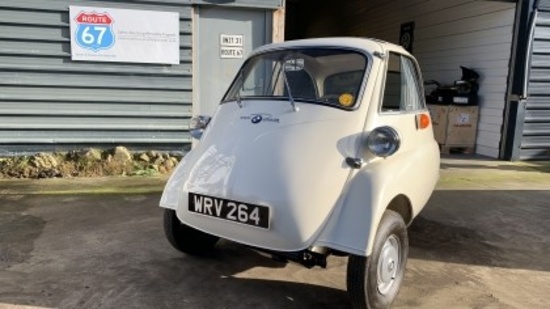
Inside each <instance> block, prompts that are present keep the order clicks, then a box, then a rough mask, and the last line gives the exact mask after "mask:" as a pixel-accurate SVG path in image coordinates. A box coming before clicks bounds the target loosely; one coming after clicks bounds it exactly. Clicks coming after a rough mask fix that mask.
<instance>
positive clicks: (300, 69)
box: [223, 48, 367, 108]
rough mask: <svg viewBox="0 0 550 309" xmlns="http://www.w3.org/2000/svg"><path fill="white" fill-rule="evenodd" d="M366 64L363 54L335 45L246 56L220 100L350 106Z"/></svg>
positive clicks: (356, 94) (353, 102)
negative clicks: (283, 101)
mask: <svg viewBox="0 0 550 309" xmlns="http://www.w3.org/2000/svg"><path fill="white" fill-rule="evenodd" d="M366 68H367V57H366V56H365V55H364V54H361V53H360V52H357V51H352V50H345V49H335V48H293V49H285V50H277V51H271V52H266V53H262V54H259V55H256V56H254V57H252V58H250V59H249V60H248V61H247V62H246V63H245V65H244V66H243V67H242V68H241V70H240V71H239V73H238V75H237V78H236V79H235V81H234V82H233V84H232V85H231V87H230V89H229V91H228V92H227V94H226V96H225V97H224V99H223V102H230V101H237V102H238V103H239V105H240V104H241V100H247V99H255V100H262V99H269V100H273V99H283V100H290V101H291V102H294V101H296V102H306V103H316V104H325V105H331V106H336V107H340V108H352V107H353V106H354V105H355V104H356V102H357V96H358V95H359V91H360V90H361V85H362V81H363V77H364V75H365V71H366Z"/></svg>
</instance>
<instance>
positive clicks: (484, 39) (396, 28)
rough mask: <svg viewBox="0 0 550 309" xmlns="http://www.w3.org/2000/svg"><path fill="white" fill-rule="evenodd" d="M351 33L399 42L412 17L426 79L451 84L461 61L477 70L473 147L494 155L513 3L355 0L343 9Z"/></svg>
mask: <svg viewBox="0 0 550 309" xmlns="http://www.w3.org/2000/svg"><path fill="white" fill-rule="evenodd" d="M346 10H347V12H348V14H347V15H348V18H347V20H346V21H345V22H346V23H347V24H348V25H349V30H348V32H350V33H349V34H350V35H358V36H367V37H375V38H379V39H383V40H386V41H390V42H393V43H398V41H399V32H400V27H401V24H402V23H405V22H409V21H414V22H415V23H416V28H415V32H414V34H415V40H414V51H413V54H414V55H415V56H416V57H417V59H418V60H419V62H420V65H421V67H422V71H423V74H424V79H426V80H428V79H435V80H438V81H440V82H442V83H447V84H450V83H452V82H454V81H455V80H457V79H460V77H461V71H460V68H459V66H460V65H462V66H466V67H469V68H472V69H474V70H476V71H477V72H478V73H479V74H480V75H481V78H480V81H479V82H480V92H479V95H480V108H481V109H480V123H479V128H478V136H477V146H476V152H477V153H479V154H483V155H487V156H491V157H495V158H496V157H498V155H499V147H500V139H501V132H502V124H503V111H504V105H505V95H506V89H507V78H508V67H509V61H510V53H511V43H512V37H513V25H514V17H515V4H514V3H507V2H497V1H478V0H476V1H474V0H445V1H433V0H432V1H429V0H382V1H381V0H368V1H365V0H363V1H359V0H354V1H353V3H350V4H348V7H347V8H346Z"/></svg>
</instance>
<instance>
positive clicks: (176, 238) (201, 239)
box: [164, 209, 219, 255]
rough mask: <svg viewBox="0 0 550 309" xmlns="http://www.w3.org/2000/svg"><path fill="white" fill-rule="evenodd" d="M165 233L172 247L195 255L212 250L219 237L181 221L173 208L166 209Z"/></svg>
mask: <svg viewBox="0 0 550 309" xmlns="http://www.w3.org/2000/svg"><path fill="white" fill-rule="evenodd" d="M164 234H165V235H166V238H167V239H168V241H169V242H170V244H171V245H172V247H174V248H176V249H177V250H179V251H181V252H183V253H187V254H193V255H202V254H205V253H207V252H209V251H211V250H212V248H213V247H214V245H215V244H216V242H217V241H218V239H219V237H216V236H212V235H210V234H206V233H204V232H201V231H199V230H196V229H194V228H192V227H190V226H187V225H185V224H183V223H181V221H180V220H179V219H178V216H177V215H176V212H175V211H174V210H172V209H165V210H164Z"/></svg>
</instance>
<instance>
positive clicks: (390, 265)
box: [347, 210, 409, 309]
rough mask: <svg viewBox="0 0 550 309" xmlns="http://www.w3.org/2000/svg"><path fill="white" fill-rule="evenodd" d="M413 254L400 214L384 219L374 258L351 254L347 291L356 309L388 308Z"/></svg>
mask: <svg viewBox="0 0 550 309" xmlns="http://www.w3.org/2000/svg"><path fill="white" fill-rule="evenodd" d="M408 252H409V240H408V236H407V226H406V225H405V222H404V221H403V218H402V217H401V216H400V215H399V214H398V213H396V212H394V211H391V210H388V211H386V212H385V213H384V215H383V216H382V220H381V221H380V225H379V226H378V231H377V233H376V236H375V239H374V247H373V250H372V254H371V256H370V257H368V258H367V257H364V256H358V255H351V256H350V257H349V260H348V270H347V288H348V293H349V295H350V298H351V302H352V304H353V307H354V308H368V309H378V308H388V307H389V306H390V305H391V303H392V302H393V301H394V299H395V297H396V296H397V293H398V292H399V287H400V286H401V282H402V281H403V276H404V273H405V265H406V262H407V255H408Z"/></svg>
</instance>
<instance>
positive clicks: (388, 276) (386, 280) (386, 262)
mask: <svg viewBox="0 0 550 309" xmlns="http://www.w3.org/2000/svg"><path fill="white" fill-rule="evenodd" d="M400 250H401V244H400V243H399V239H398V238H397V236H395V235H391V236H390V237H388V239H386V242H385V243H384V246H383V247H382V250H381V252H380V256H379V258H378V265H377V271H376V272H377V274H378V276H377V280H376V281H377V283H378V292H380V294H382V295H386V294H388V293H389V292H390V291H391V289H392V287H393V285H394V283H395V278H396V277H397V273H398V272H399V251H400Z"/></svg>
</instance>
